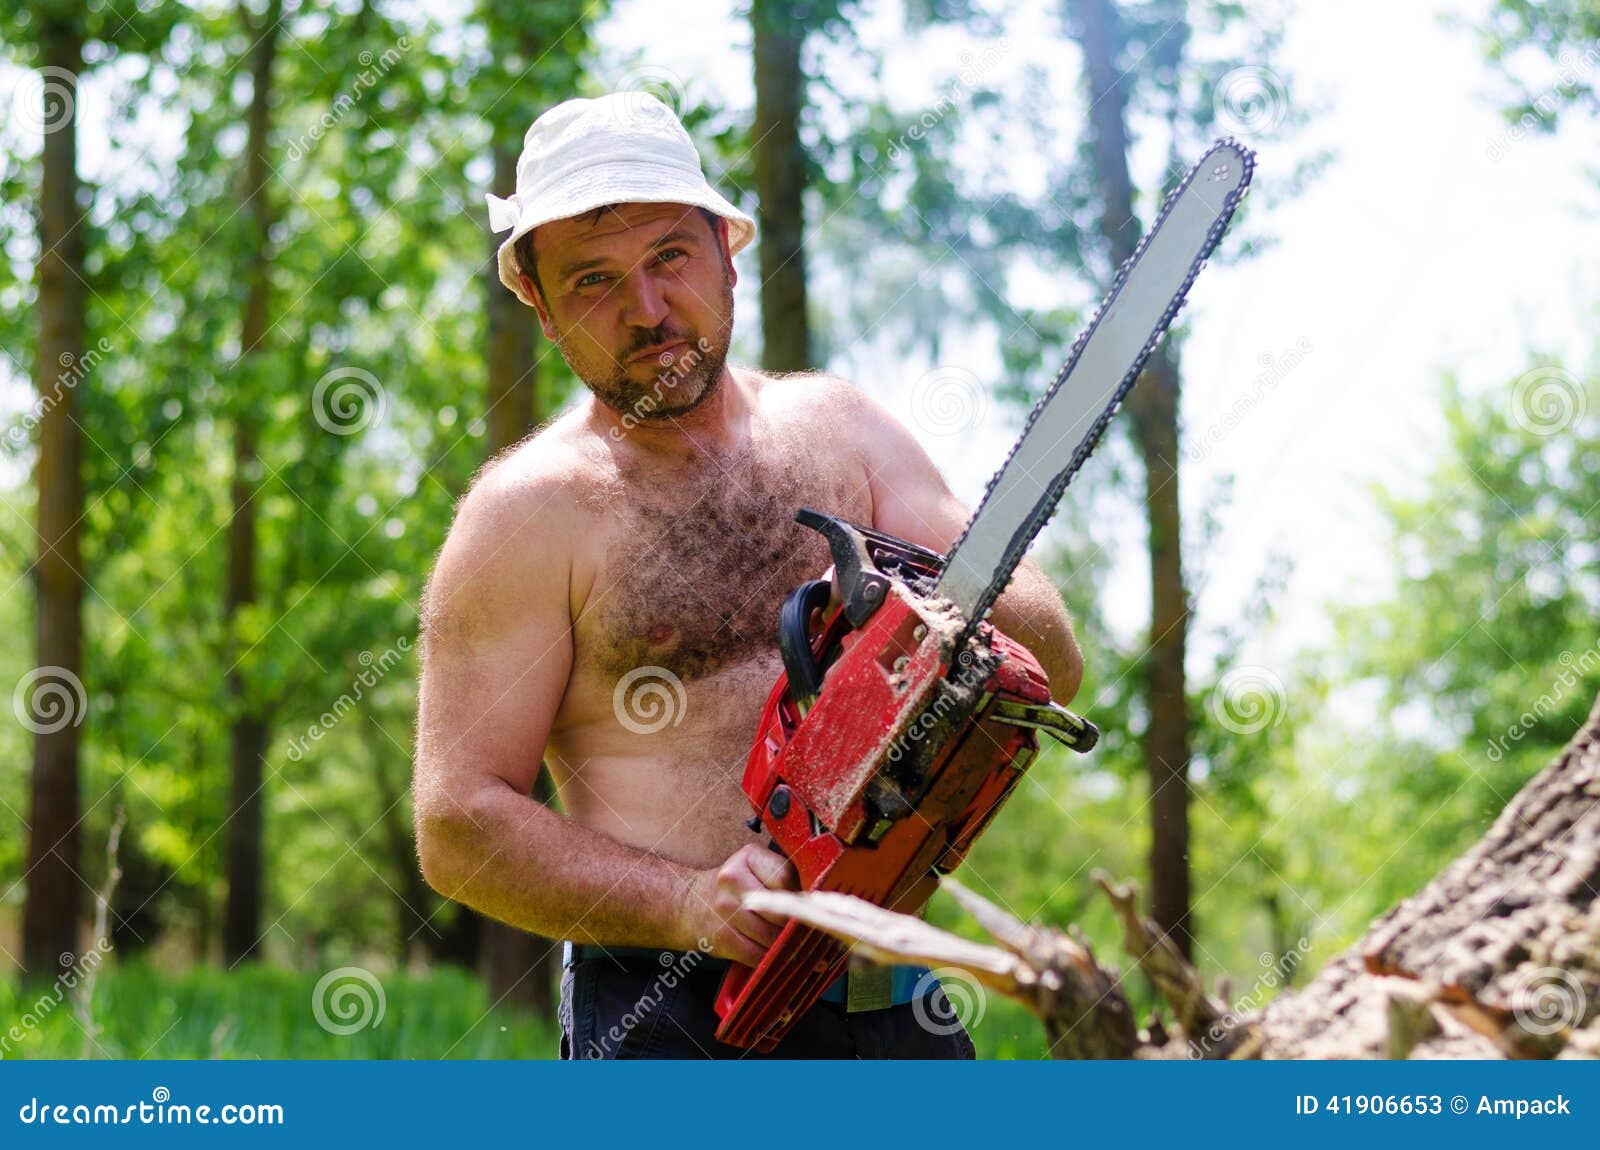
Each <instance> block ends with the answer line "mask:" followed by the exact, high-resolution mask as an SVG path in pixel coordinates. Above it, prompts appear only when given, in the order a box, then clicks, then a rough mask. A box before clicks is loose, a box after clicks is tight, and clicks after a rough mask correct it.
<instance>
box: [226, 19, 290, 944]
mask: <svg viewBox="0 0 1600 1150" xmlns="http://www.w3.org/2000/svg"><path fill="white" fill-rule="evenodd" d="M240 15H241V16H242V17H243V19H244V23H245V26H246V28H247V29H249V31H250V33H251V39H252V40H253V41H254V46H253V47H252V49H251V52H250V80H251V93H250V110H249V113H248V122H247V136H246V144H245V169H244V178H243V181H242V189H241V192H242V198H243V208H242V209H241V211H242V214H243V218H244V229H245V235H246V237H247V250H248V255H247V256H246V260H245V269H246V275H247V276H248V277H249V278H248V282H247V286H246V289H245V292H246V294H245V305H244V319H243V323H242V324H241V326H240V333H239V354H240V367H241V369H242V370H241V371H240V372H239V382H240V393H239V394H238V395H237V396H236V397H235V400H234V403H235V409H234V417H233V478H232V481H231V482H230V484H229V495H230V499H231V501H232V505H233V514H232V516H231V518H230V519H229V520H228V578H227V586H226V589H225V592H224V602H223V619H224V621H225V624H226V625H227V627H228V628H229V632H230V634H234V633H233V630H232V629H233V626H234V624H235V621H236V619H237V617H238V615H239V612H240V611H241V610H243V609H245V608H247V607H249V606H250V605H251V604H253V603H254V602H255V601H256V504H255V494H256V485H257V482H258V472H259V471H260V464H259V459H258V457H257V454H256V425H257V417H256V413H257V411H258V410H260V407H261V404H260V394H259V391H260V387H261V380H260V379H259V378H258V370H259V369H258V367H257V365H258V363H259V361H260V358H261V356H262V355H263V353H264V352H265V351H266V340H267V335H268V332H269V330H270V326H271V325H270V322H269V318H268V291H269V287H270V283H269V276H270V273H271V256H270V253H269V250H268V243H269V238H268V232H269V229H270V227H271V223H272V216H271V205H270V204H269V203H268V201H267V188H266V184H267V180H268V178H269V176H270V174H271V166H270V164H269V163H268V160H267V147H268V143H269V141H268V136H269V134H270V132H271V128H272V107H271V99H272V65H273V60H274V59H275V58H276V56H277V52H278V29H279V24H280V22H281V18H282V15H283V5H282V0H272V2H271V3H269V4H268V6H267V11H266V15H265V17H264V25H265V26H264V27H260V28H257V27H256V26H255V25H254V23H253V21H251V20H250V17H249V13H248V10H247V9H245V8H244V7H242V6H241V8H240ZM229 650H230V657H231V660H232V666H231V667H230V668H229V670H228V695H229V698H230V700H231V701H232V704H233V707H234V711H233V719H232V725H231V727H230V729H229V733H228V742H229V757H230V763H231V769H232V778H233V784H232V795H231V802H230V804H229V809H228V904H227V907H226V910H225V912H224V916H223V927H222V931H223V937H222V949H223V956H224V959H225V960H226V961H227V963H228V964H229V965H230V966H231V965H233V964H234V963H237V962H239V961H241V960H244V959H248V958H253V957H255V955H256V952H257V949H258V947H259V946H260V936H261V903H262V896H261V892H262V885H263V883H262V842H261V840H262V823H263V819H262V803H261V789H262V786H263V785H264V779H263V774H262V771H263V762H262V761H263V758H264V757H265V755H266V749H267V720H266V716H265V714H264V713H263V711H262V704H261V701H260V700H259V699H258V698H255V697H254V696H253V693H252V691H251V690H250V685H249V675H248V669H247V668H246V667H245V666H243V665H242V664H243V663H244V661H245V660H246V659H247V658H248V653H247V652H246V651H244V650H242V649H240V644H239V643H238V639H237V635H236V634H234V638H233V640H232V641H231V642H230V643H229Z"/></svg>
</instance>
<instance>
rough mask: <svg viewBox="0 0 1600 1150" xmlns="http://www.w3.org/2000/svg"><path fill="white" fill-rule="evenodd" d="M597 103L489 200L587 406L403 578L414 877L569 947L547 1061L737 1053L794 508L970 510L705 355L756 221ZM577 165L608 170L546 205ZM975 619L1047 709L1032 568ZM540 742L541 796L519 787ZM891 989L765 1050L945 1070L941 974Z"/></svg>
mask: <svg viewBox="0 0 1600 1150" xmlns="http://www.w3.org/2000/svg"><path fill="white" fill-rule="evenodd" d="M617 99H618V97H608V98H606V99H603V100H573V101H568V102H567V103H566V104H563V105H560V106H559V107H557V108H555V109H552V110H551V111H550V112H547V113H546V114H545V115H544V116H542V117H541V118H540V120H539V121H538V122H536V123H535V125H534V127H533V129H531V130H530V132H529V133H528V138H527V148H528V150H527V151H525V153H524V156H523V164H522V165H519V182H518V195H517V197H515V200H514V201H510V202H508V201H500V202H499V203H498V204H494V203H492V204H491V207H494V208H497V210H498V214H499V219H500V220H501V221H505V220H508V219H511V218H512V215H511V213H515V216H514V218H515V227H514V230H513V236H512V238H510V239H508V240H507V241H506V248H505V249H503V253H504V254H503V256H502V264H501V267H502V278H503V279H505V281H506V283H507V286H508V287H509V288H511V290H513V291H515V292H516V293H517V294H518V295H519V297H521V298H522V299H523V300H524V301H525V302H528V303H529V304H531V305H532V306H533V307H534V308H535V309H536V311H537V313H538V320H539V323H540V326H541V327H542V328H543V331H544V334H545V335H546V336H547V337H548V338H549V339H551V340H553V341H555V343H556V344H557V346H558V347H559V349H560V351H561V353H562V355H563V357H564V358H565V359H566V361H567V363H568V364H569V365H570V366H571V367H572V370H573V371H574V372H575V373H576V374H577V375H578V376H579V378H580V379H582V381H583V382H584V383H585V384H586V385H587V388H588V391H589V393H590V394H589V395H588V396H586V397H585V398H584V400H583V401H582V402H581V403H579V404H577V405H576V406H575V407H573V408H571V409H570V410H569V411H567V412H566V413H565V414H563V415H561V416H560V417H558V418H556V419H555V420H553V421H552V422H550V423H549V424H547V425H546V426H544V427H543V428H541V429H540V430H539V431H538V433H537V434H535V435H533V436H532V437H530V438H528V439H526V440H524V441H523V442H522V443H520V444H518V445H517V446H516V447H515V448H513V449H511V450H509V451H507V452H504V453H502V454H501V455H500V456H498V457H497V458H495V459H494V460H492V461H491V462H490V463H489V464H488V465H486V466H485V467H484V469H483V470H482V472H481V473H480V474H479V475H478V477H477V478H476V480H475V481H474V483H473V485H472V487H471V489H470V491H469V492H468V494H467V495H466V496H465V498H464V499H463V500H462V502H461V504H460V506H459V508H458V510H457V513H456V518H455V522H454V524H453V525H452V527H451V529H450V533H449V537H448V539H447V540H446V542H445V545H444V547H443V549H442V551H441V553H440V555H439V557H438V561H437V565H436V567H435V570H434V572H433V575H432V577H431V579H430V580H429V585H428V589H427V593H426V596H425V600H424V608H423V656H422V678H421V693H420V695H421V697H420V702H419V716H418V724H417V744H416V764H415V784H414V797H415V806H416V823H417V842H418V849H419V854H420V858H421V863H422V869H423V873H424V875H425V876H426V878H427V881H428V882H429V883H430V884H431V885H432V886H433V887H434V889H436V890H438V891H439V892H441V893H442V894H444V895H446V896H448V897H450V898H452V899H456V900H458V901H460V902H463V903H465V904H467V905H469V906H471V907H473V908H475V909H477V910H478V911H481V912H482V913H484V914H487V915H490V916H492V917H494V918H496V919H499V920H501V921H503V922H507V923H510V924H512V925H514V926H517V927H520V928H522V929H524V930H528V931H531V932H534V933H537V934H539V935H543V936H545V937H548V938H556V939H567V940H570V941H571V942H572V943H573V944H574V946H573V947H572V948H571V949H572V952H573V956H574V957H573V959H572V961H570V962H569V964H568V966H567V969H566V970H565V972H564V976H563V986H562V998H563V1002H562V1021H563V1040H562V1053H563V1056H570V1057H641V1056H642V1057H661V1056H665V1057H678V1056H685V1057H740V1056H745V1055H746V1053H747V1052H745V1051H740V1050H735V1049H733V1048H731V1047H728V1046H725V1045H724V1044H722V1043H718V1042H716V1041H715V1039H714V1038H712V1037H711V1032H712V1031H713V1030H714V1029H715V1026H716V1021H717V1020H716V1018H715V1017H714V1014H713V1012H712V1010H711V1002H712V1001H713V999H714V996H715V993H716V987H717V985H718V983H719V982H720V979H721V976H722V972H723V971H724V970H725V969H726V966H727V961H726V960H734V961H738V962H742V963H745V964H747V965H755V964H756V963H757V962H758V961H759V960H760V958H761V956H762V954H763V953H764V952H765V949H766V948H767V946H769V945H770V944H771V942H772V940H773V939H774V938H775V937H776V935H777V933H778V929H779V927H780V926H781V925H782V921H783V920H782V919H781V918H769V917H766V916H763V915H761V914H757V913H754V912H750V911H746V910H744V909H742V908H741V906H740V898H741V897H742V895H743V894H744V893H745V892H747V891H750V890H754V889H758V888H761V887H763V886H765V887H771V888H789V889H793V888H795V887H796V886H797V879H796V876H795V873H794V868H793V866H792V865H791V864H789V863H788V862H787V861H786V860H784V859H783V858H782V857H781V856H779V855H777V854H776V853H774V852H772V851H770V850H769V849H767V847H766V845H765V840H766V836H765V835H763V834H759V833H754V832H752V831H750V830H749V829H748V828H747V827H746V825H745V823H746V820H747V819H748V818H749V817H750V813H751V812H750V806H749V803H748V801H747V800H746V798H745V796H744V794H743V792H742V791H741V789H740V778H741V774H742V771H743V767H744V762H745V758H746V756H747V754H748V752H749V746H750V740H751V738H752V736H753V735H754V733H755V729H756V724H757V721H758V719H759V716H760V712H761V708H762V704H763V702H764V701H765V697H766V695H767V692H768V691H769V690H770V689H771V686H772V684H773V682H774V681H775V679H776V678H777V676H778V675H779V673H780V672H781V671H782V662H781V660H780V658H779V655H778V650H777V643H776V638H775V634H776V627H777V619H778V610H779V606H780V604H781V603H782V601H783V598H784V597H785V596H786V595H787V593H788V592H789V591H790V590H791V589H792V588H794V587H795V586H796V585H797V584H798V583H800V582H802V581H804V580H806V579H810V578H815V577H817V575H818V574H819V573H820V572H822V571H823V570H824V569H825V568H827V566H828V563H829V554H828V550H827V547H826V545H825V543H824V542H823V540H822V538H821V536H819V535H817V534H816V533H814V532H812V531H809V530H807V529H805V528H803V527H801V526H799V525H798V524H796V523H795V522H794V513H795V511H796V510H797V509H798V508H800V507H802V506H807V507H813V508H817V509H819V510H822V511H826V512H829V513H831V514H834V515H839V516H842V517H843V518H845V519H848V520H851V521H853V522H857V523H864V524H870V525H872V526H873V527H876V528H878V529H880V530H883V531H887V532H890V533H892V534H894V535H898V536H901V537H903V538H906V539H909V540H911V541H913V542H916V543H919V544H922V545H923V546H926V547H929V548H933V549H935V550H938V551H941V552H942V551H944V550H946V549H948V547H949V546H950V545H951V544H952V543H953V542H954V540H955V538H956V536H957V534H958V533H959V532H960V530H961V528H962V526H963V525H964V524H965V523H966V521H967V519H968V518H969V511H968V509H967V508H966V507H964V506H963V505H962V504H961V502H960V501H958V500H957V499H955V498H954V497H953V496H952V495H951V493H950V491H949V489H948V488H947V487H946V485H945V483H944V481H943V480H942V478H941V477H940V475H939V473H938V471H937V470H936V469H935V467H934V466H933V464H932V463H931V462H930V461H929V459H928V458H927V456H926V455H925V453H924V452H923V451H922V449H921V448H920V446H919V445H918V444H917V442H916V440H915V439H914V438H913V437H912V436H911V435H910V434H909V433H908V432H907V431H906V429H905V428H904V427H902V426H901V425H900V424H899V423H898V422H897V421H896V420H895V419H894V418H893V417H892V416H891V415H889V414H888V413H887V412H886V411H885V410H884V409H883V408H881V407H880V406H879V405H878V404H876V403H875V402H873V401H872V400H870V399H869V398H867V397H866V396H865V395H864V394H863V393H862V392H861V391H860V390H858V389H857V388H855V387H854V386H852V385H851V384H849V383H846V382H844V381H842V380H839V379H836V378H832V377H829V376H826V375H797V376H787V377H782V378H773V377H769V376H766V375H763V374H762V373H760V372H758V371H756V370H754V369H751V368H746V367H742V366H736V365H733V364H729V363H728V362H727V353H728V348H729V343H730V339H731V337H732V332H733V320H734V316H733V286H734V284H735V282H736V281H737V272H736V271H735V269H734V265H733V255H734V253H735V252H737V251H738V250H739V248H740V247H742V246H743V245H744V244H745V243H747V242H748V241H749V238H750V237H751V235H752V234H753V230H754V229H753V223H752V222H751V221H750V220H749V218H748V217H746V216H744V215H743V214H742V213H740V212H738V210H737V209H736V208H734V207H733V206H732V205H731V204H729V203H728V202H727V201H726V200H724V199H722V197H720V196H719V195H717V193H716V192H715V191H713V190H712V189H711V188H710V187H709V185H706V184H705V182H704V177H703V176H701V175H700V174H699V157H698V155H696V154H695V152H694V149H693V145H692V143H690V142H689V137H688V135H687V133H685V132H684V131H683V128H682V126H681V125H680V124H679V123H678V121H677V118H676V117H675V116H674V115H672V113H671V112H670V110H667V109H666V108H665V107H664V105H657V107H659V108H660V112H659V113H658V112H656V111H654V109H649V114H648V116H646V117H641V116H640V115H639V112H638V103H637V102H638V101H640V100H648V99H649V98H648V97H641V96H639V95H637V94H634V95H631V96H629V97H628V99H629V100H631V101H634V102H635V103H634V104H633V105H632V106H631V107H630V108H628V109H624V110H622V111H619V110H618V108H617V107H616V105H615V104H614V103H613V102H614V101H616V100H617ZM651 103H654V102H653V101H651ZM641 125H642V126H641ZM652 149H660V150H662V151H666V152H670V153H671V154H673V155H675V156H676V157H677V158H678V159H679V160H680V161H681V160H682V159H683V158H684V150H685V149H687V155H688V156H689V157H693V158H692V161H691V162H692V164H693V166H694V177H693V178H689V177H687V176H685V175H684V170H685V169H684V165H683V164H682V163H680V164H679V170H678V171H677V173H676V174H675V175H673V176H672V177H671V179H670V180H669V186H668V187H666V188H665V189H663V188H662V187H661V186H660V181H661V179H662V175H661V172H662V169H663V168H664V166H665V165H664V164H662V163H657V164H648V163H634V162H632V161H633V160H634V159H636V158H639V157H641V156H644V155H648V154H649V153H650V152H651V150H652ZM524 166H525V167H526V169H527V170H526V171H524ZM575 170H588V171H591V172H601V173H603V174H604V177H605V178H603V179H595V180H590V181H587V183H588V184H590V185H592V186H591V187H589V190H588V191H587V192H586V193H585V194H586V195H587V196H588V197H589V198H588V199H582V198H579V199H573V198H571V197H568V198H566V199H561V198H559V195H560V193H562V192H564V190H565V189H566V188H568V187H569V186H570V185H571V183H573V182H579V183H584V182H585V181H574V180H573V179H572V173H573V172H574V171H575ZM552 171H553V172H555V173H556V174H557V177H558V178H557V179H554V180H551V181H546V183H545V184H543V185H541V184H540V178H541V173H548V172H552ZM671 181H678V182H676V183H672V182H671ZM552 188H554V189H556V190H554V191H553V190H552ZM553 197H554V202H553V203H552V198H553ZM596 201H598V202H596ZM574 205H576V207H575V208H574ZM568 209H573V210H571V211H569V210H568ZM554 213H560V214H559V215H555V214H554ZM530 221H537V222H535V223H533V224H532V225H531V226H530ZM991 618H992V619H993V621H994V622H995V625H996V626H998V627H1000V628H1001V629H1002V630H1004V631H1006V632H1008V633H1009V634H1011V635H1012V636H1014V637H1015V638H1017V639H1018V640H1019V641H1020V642H1022V643H1024V644H1025V645H1027V646H1028V647H1029V648H1030V649H1031V650H1032V651H1034V652H1035V654H1036V655H1037V656H1038V658H1039V659H1040V662H1041V663H1042V664H1043V666H1044V668H1045V670H1046V672H1047V673H1048V674H1049V676H1050V682H1051V685H1052V690H1053V694H1054V696H1055V698H1056V699H1057V700H1058V701H1060V702H1063V703H1065V702H1069V701H1070V700H1071V698H1072V696H1073V694H1074V693H1075V692H1076V691H1077V688H1078V684H1079V681H1080V679H1081V674H1082V664H1081V659H1080V656H1079V654H1078V651H1077V648H1076V645H1075V643H1074V641H1073V638H1072V632H1071V627H1070V623H1069V620H1068V616H1067V612H1066V609H1065V608H1064V606H1063V605H1062V602H1061V598H1060V596H1059V594H1058V593H1057V592H1056V590H1055V588H1054V587H1053V586H1052V585H1051V583H1050V581H1049V580H1048V578H1047V577H1046V576H1045V575H1044V574H1043V573H1042V572H1041V571H1040V570H1039V569H1038V568H1037V567H1036V566H1034V565H1032V564H1030V563H1024V565H1023V567H1022V568H1021V569H1020V570H1019V571H1018V573H1017V576H1016V578H1015V579H1014V581H1013V582H1012V584H1011V586H1010V588H1009V589H1008V590H1007V591H1006V593H1005V594H1004V595H1003V596H1002V597H1001V598H1000V600H999V602H998V603H997V604H996V606H995V608H994V611H993V615H992V616H991ZM541 759H542V760H543V761H544V762H545V763H547V764H548V766H549V770H550V772H551V776H552V778H553V780H554V782H555V783H556V786H557V790H558V795H559V797H560V800H561V806H562V810H563V811H564V813H558V812H557V811H554V810H551V809H549V808H547V807H545V806H543V805H541V804H540V803H538V802H536V801H534V800H533V799H532V798H530V797H529V796H530V792H531V791H532V789H533V785H534V781H535V778H536V776H537V774H538V771H539V767H540V762H541ZM931 889H932V888H931V886H930V887H929V890H930V891H931ZM668 952H676V954H674V953H668ZM680 968H681V969H680ZM843 981H845V980H841V982H843ZM917 981H918V982H919V984H920V985H919V987H918V988H917V989H916V990H914V991H911V992H905V993H902V992H899V991H898V990H897V993H896V995H895V999H894V1004H892V1005H888V1006H880V1007H879V1008H878V1009H856V1010H850V1009H848V1008H847V1003H846V1002H844V1001H843V994H842V993H841V994H833V993H830V996H829V997H828V998H825V1000H824V1001H822V1002H819V1003H818V1004H817V1006H816V1007H814V1008H813V1009H812V1010H811V1011H809V1012H808V1013H807V1014H806V1015H805V1016H804V1017H803V1018H802V1019H801V1020H800V1022H799V1024H798V1025H797V1026H796V1027H795V1029H794V1031H793V1032H791V1034H790V1035H789V1036H788V1038H787V1039H786V1040H785V1041H784V1043H783V1044H782V1045H780V1047H779V1048H778V1051H777V1052H776V1053H777V1056H779V1057H807V1056H821V1057H840V1056H842V1057H850V1056H866V1057H919V1056H920V1057H971V1056H972V1046H971V1041H970V1039H969V1038H968V1036H967V1035H966V1033H965V1031H963V1030H962V1029H961V1027H960V1024H959V1022H955V1021H954V1020H953V1017H952V1012H951V1011H950V1010H949V1005H948V1001H947V1000H944V999H943V998H942V992H941V991H940V990H939V988H938V982H937V979H933V978H931V977H923V978H920V979H918V980H917ZM663 984H665V985H663ZM930 996H931V997H930ZM835 999H837V1001H835ZM857 1005H859V1003H858V1004H857ZM619 1019H622V1020H624V1022H627V1025H621V1024H619V1023H618V1020H619ZM930 1019H944V1020H946V1021H945V1022H944V1023H943V1024H940V1023H938V1022H936V1021H930ZM628 1020H631V1022H629V1021H628Z"/></svg>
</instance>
